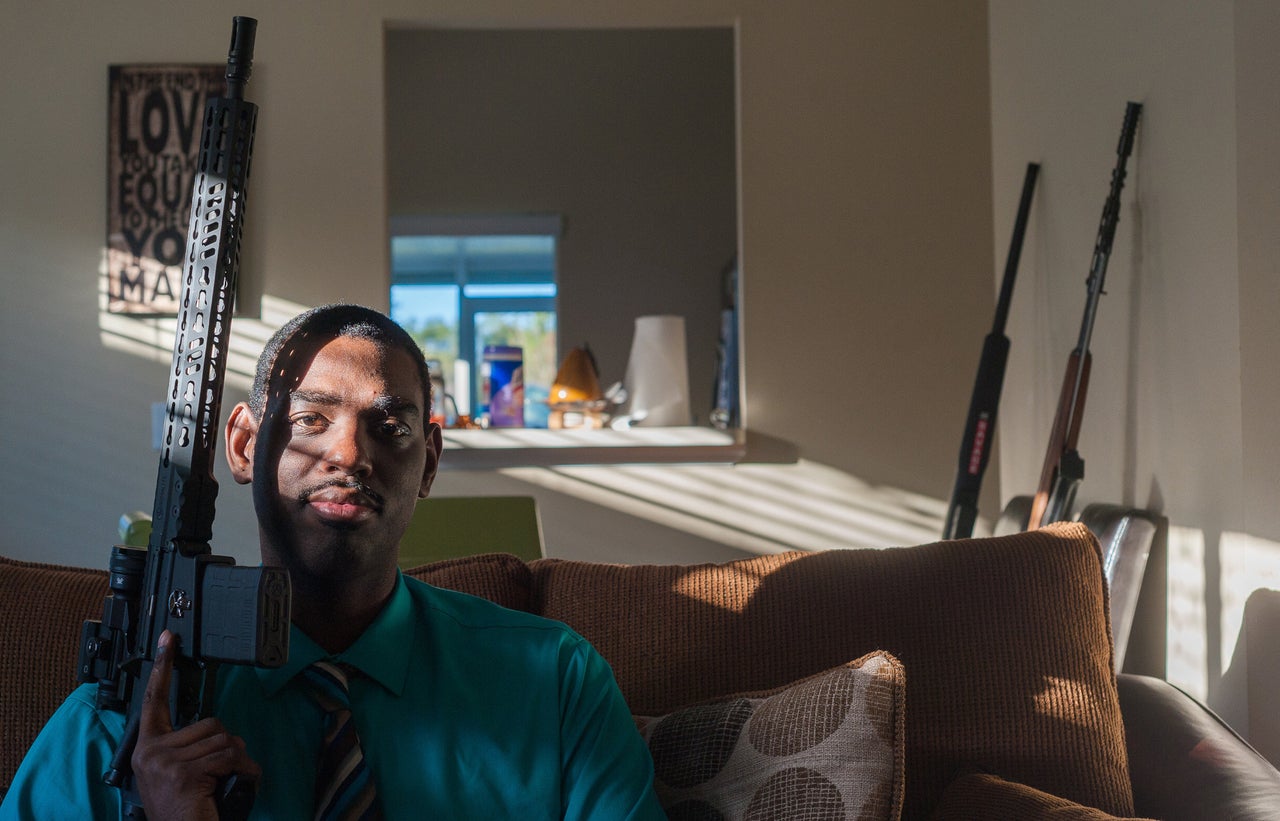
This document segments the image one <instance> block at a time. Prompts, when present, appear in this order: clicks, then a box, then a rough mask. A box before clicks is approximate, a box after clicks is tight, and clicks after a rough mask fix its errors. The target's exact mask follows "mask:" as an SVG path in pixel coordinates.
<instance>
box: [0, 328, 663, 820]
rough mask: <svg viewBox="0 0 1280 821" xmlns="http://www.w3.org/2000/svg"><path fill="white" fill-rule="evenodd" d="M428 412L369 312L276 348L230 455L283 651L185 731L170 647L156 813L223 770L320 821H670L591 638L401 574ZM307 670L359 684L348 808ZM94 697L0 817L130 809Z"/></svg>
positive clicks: (155, 726) (110, 720)
mask: <svg viewBox="0 0 1280 821" xmlns="http://www.w3.org/2000/svg"><path fill="white" fill-rule="evenodd" d="M429 414H430V380H429V379H428V374H427V368H426V363H425V361H424V360H423V356H422V352H421V351H420V350H419V348H418V346H417V344H416V343H415V342H414V341H413V340H412V338H411V337H409V336H408V334H406V333H405V332H404V331H403V330H402V329H401V328H400V327H399V326H398V325H396V324H395V323H394V322H392V321H391V320H389V319H387V318H386V317H385V316H383V315H382V314H380V313H377V312H376V311H372V310H369V309H366V308H361V307H357V306H347V305H335V306H325V307H322V308H317V309H314V310H312V311H309V312H307V313H305V314H303V315H301V316H299V317H297V318H296V319H294V320H293V321H291V322H290V323H289V324H287V325H286V326H285V327H284V328H282V329H281V330H280V331H279V332H278V333H277V334H276V335H275V336H274V337H273V338H272V340H271V341H270V342H269V343H268V345H267V348H266V350H265V351H264V352H263V355H262V357H261V359H260V360H259V365H258V372H257V376H256V378H255V381H254V386H253V389H252V392H251V395H250V398H249V402H248V403H240V404H238V405H237V406H236V407H235V408H234V410H232V412H231V414H230V416H229V418H228V420H227V425H226V442H225V451H226V457H227V460H228V462H229V464H230V466H231V473H232V475H233V476H234V477H235V480H236V481H237V482H240V483H243V484H248V483H252V485H253V495H254V507H255V510H256V511H257V514H258V521H259V536H260V543H261V550H262V559H263V562H264V563H265V564H267V565H277V566H283V567H285V568H287V569H288V570H289V573H290V576H291V579H292V583H293V614H292V617H293V628H292V634H291V636H290V657H289V661H288V663H287V664H286V665H285V666H284V667H282V668H279V669H275V670H266V669H254V668H249V667H238V666H224V667H223V668H222V669H221V670H220V673H219V679H218V695H217V700H216V704H217V706H216V711H215V712H216V718H209V719H205V720H204V721H201V722H198V723H196V724H192V725H190V726H188V727H184V728H181V729H179V730H177V731H174V730H173V729H172V727H171V725H170V721H169V713H168V707H167V703H166V699H165V698H164V694H165V693H166V692H167V689H168V677H169V675H170V670H171V667H172V656H173V652H174V647H173V646H172V644H173V642H172V641H171V637H170V636H169V635H168V634H167V633H166V634H165V635H164V636H162V637H161V638H160V642H159V647H158V651H157V656H156V664H155V666H154V671H153V674H152V676H151V678H150V680H149V681H148V682H146V687H147V690H146V692H147V697H146V699H145V706H144V709H143V711H142V716H141V719H142V720H141V729H140V731H139V738H138V744H137V749H136V752H135V753H134V756H133V766H134V770H135V773H136V776H137V782H138V787H139V791H140V793H141V794H142V797H143V804H144V806H145V808H146V811H147V816H148V818H150V819H152V821H159V819H165V818H174V819H183V821H186V820H187V819H204V818H208V819H213V818H217V809H216V806H215V802H214V799H213V795H214V791H215V789H216V788H217V786H218V784H219V782H220V781H221V780H222V779H224V778H225V777H227V776H229V775H231V774H238V775H239V776H240V777H245V778H249V779H251V780H253V781H255V782H256V783H257V784H258V795H257V799H256V802H255V804H254V811H253V815H252V816H251V817H253V818H270V819H286V818H288V819H292V818H299V819H301V818H311V817H313V814H314V813H316V812H318V811H319V807H320V805H322V804H324V803H325V802H327V801H332V802H335V803H341V802H344V801H350V802H353V803H356V804H360V805H361V806H366V805H367V807H368V809H369V811H370V813H372V814H371V815H369V816H367V817H380V815H379V813H380V814H382V815H385V817H388V818H395V817H400V818H459V819H490V818H515V817H519V818H521V819H541V818H574V819H578V818H581V819H586V818H592V819H615V818H616V819H649V818H663V817H664V816H663V814H662V810H661V809H660V808H659V805H658V803H657V799H656V798H655V796H654V794H653V790H652V779H653V773H652V763H651V760H650V758H649V755H648V752H647V750H646V749H645V747H644V744H643V742H642V741H641V739H640V737H639V735H638V734H637V733H636V731H635V728H634V725H633V723H632V720H631V717H630V714H629V711H628V709H627V707H626V704H625V703H624V702H623V699H622V696H621V694H620V692H619V691H618V689H617V685H616V683H615V682H614V680H613V676H612V673H611V672H610V670H609V668H608V665H607V664H606V663H605V662H604V660H603V659H602V658H601V657H600V656H599V655H598V654H597V653H596V652H595V651H594V650H593V649H592V648H591V647H590V646H589V645H588V644H587V643H586V641H585V640H583V639H582V638H581V637H580V636H578V635H577V634H576V633H574V632H573V631H571V630H570V629H569V628H567V627H565V626H564V625H561V624H558V623H556V622H552V621H548V620H545V619H541V618H539V617H536V616H531V615H529V614H525V613H517V612H514V611H510V610H506V609H503V608H500V607H498V606H497V605H494V604H492V603H490V602H487V601H483V600H481V599H477V598H474V597H471V596H466V595H463V594H459V593H454V592H452V591H445V590H440V589H436V588H433V587H430V586H428V585H426V584H423V583H420V582H418V581H416V580H414V579H408V578H405V577H404V576H402V575H401V574H400V572H399V570H398V568H397V564H396V559H397V550H398V545H399V540H400V537H401V535H402V534H403V532H404V530H405V528H406V526H407V524H408V522H409V519H410V517H411V516H412V515H413V509H414V505H415V503H416V501H417V500H418V499H419V498H424V497H426V495H427V493H428V491H429V490H430V488H431V484H432V480H433V479H434V477H435V473H436V468H437V465H438V462H439V457H440V451H441V436H440V428H439V426H437V425H435V424H432V423H430V422H429V421H428V419H429ZM315 662H327V663H328V665H327V666H325V667H324V669H325V670H327V671H330V672H332V671H340V672H338V673H337V674H336V675H337V677H338V678H339V679H342V682H343V685H344V686H349V690H350V707H349V717H350V719H349V722H348V723H345V724H341V727H342V730H341V731H340V734H341V735H343V736H345V735H346V734H347V732H348V731H349V730H350V729H352V728H353V729H354V738H355V739H358V744H359V749H360V753H359V754H358V755H356V756H354V757H353V758H350V757H349V758H348V765H349V767H348V769H349V770H350V771H351V773H350V777H349V779H348V780H349V781H363V782H364V783H371V784H372V786H373V787H374V788H375V789H374V791H373V793H372V794H371V793H370V792H369V791H368V790H366V791H365V792H363V793H360V795H359V797H356V798H350V799H348V798H346V797H344V793H343V789H345V787H344V788H338V789H333V790H331V789H329V787H330V785H329V783H328V779H327V777H325V776H318V775H317V769H318V766H321V765H323V760H324V759H325V757H326V756H327V755H328V753H327V752H326V753H322V752H321V750H322V747H325V735H326V733H339V731H337V730H334V729H333V727H334V719H331V718H328V717H327V716H326V709H325V707H322V706H321V703H322V702H318V701H317V700H316V697H315V696H314V695H313V691H312V688H311V686H310V685H309V684H308V681H310V680H311V679H312V678H314V670H315V669H318V668H313V667H312V665H313V663H315ZM93 687H94V685H85V686H82V687H81V688H79V689H78V690H76V691H75V692H74V693H73V694H72V695H71V697H70V698H68V700H67V701H66V703H64V704H63V706H62V707H61V708H60V709H59V711H58V712H57V713H56V714H55V716H54V717H53V719H51V720H50V722H49V724H48V725H47V726H46V727H45V729H44V731H42V733H41V735H40V737H39V738H38V739H37V740H36V742H35V744H34V745H33V746H32V748H31V750H30V752H29V753H28V755H27V757H26V759H25V760H24V762H23V764H22V766H21V767H20V768H19V770H18V772H17V774H16V776H15V778H14V782H13V785H12V787H11V788H10V790H9V793H8V794H7V796H6V798H5V802H4V804H3V805H2V806H0V819H6V821H7V819H10V818H38V819H46V818H77V819H78V818H90V817H93V818H107V817H111V818H114V817H118V816H119V814H120V806H119V803H120V802H119V796H118V794H117V793H116V791H115V790H113V789H112V788H109V787H106V786H104V785H102V784H101V782H100V776H101V773H102V772H104V771H105V769H106V761H108V760H109V758H110V755H111V751H112V750H113V749H114V748H115V747H116V744H117V742H118V739H119V737H120V736H121V734H122V732H123V723H124V722H123V716H122V715H121V714H119V713H115V712H111V711H99V710H97V709H96V708H95V706H94V691H93ZM335 692H336V691H335ZM326 706H328V707H332V706H333V705H331V704H330V705H326ZM343 709H345V707H344V708H343ZM318 759H320V760H321V765H318V764H317V760H318ZM352 760H354V761H355V762H356V763H355V764H354V765H352V764H351V761H352ZM321 768H322V766H321ZM347 786H350V785H347ZM361 802H363V803H361ZM362 817H366V816H362Z"/></svg>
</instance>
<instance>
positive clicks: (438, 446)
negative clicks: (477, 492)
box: [418, 422, 444, 499]
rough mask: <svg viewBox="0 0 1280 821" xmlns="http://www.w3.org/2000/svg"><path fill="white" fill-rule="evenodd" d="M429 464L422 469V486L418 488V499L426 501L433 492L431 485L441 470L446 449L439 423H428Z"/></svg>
mask: <svg viewBox="0 0 1280 821" xmlns="http://www.w3.org/2000/svg"><path fill="white" fill-rule="evenodd" d="M426 433H427V464H426V465H425V466H424V467H423V469H422V484H421V485H419V486H418V498H419V499H425V498H427V494H428V493H430V492H431V483H432V482H434V481H435V480H436V471H438V470H439V469H440V452H441V451H442V450H443V449H444V437H443V434H441V432H440V425H439V423H437V422H428V423H427V431H426Z"/></svg>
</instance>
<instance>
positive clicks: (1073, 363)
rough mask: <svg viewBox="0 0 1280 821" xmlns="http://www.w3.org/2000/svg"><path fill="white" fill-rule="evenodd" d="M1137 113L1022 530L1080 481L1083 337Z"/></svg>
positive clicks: (1066, 498)
mask: <svg viewBox="0 0 1280 821" xmlns="http://www.w3.org/2000/svg"><path fill="white" fill-rule="evenodd" d="M1141 114H1142V105H1141V104H1140V103H1132V102H1131V103H1129V104H1128V106H1126V108H1125V112H1124V125H1123V126H1122V127H1121V129H1120V144H1119V146H1118V147H1117V148H1116V155H1117V157H1116V167H1115V169H1114V170H1113V171H1112V172H1111V191H1110V192H1109V193H1108V194H1107V200H1106V203H1105V204H1104V205H1103V206H1102V221H1101V224H1100V225H1099V227H1098V239H1097V241H1096V242H1095V243H1094V247H1093V262H1092V264H1091V265H1090V266H1089V278H1088V279H1087V280H1086V287H1087V288H1088V299H1087V300H1086V301H1085V306H1084V320H1083V322H1082V323H1081V325H1080V337H1079V340H1078V341H1077V342H1076V347H1075V349H1074V350H1073V351H1071V356H1070V357H1069V358H1068V359H1067V372H1066V375H1065V376H1064V377H1063V380H1062V391H1061V393H1060V394H1059V397H1058V409H1057V412H1056V413H1055V414H1054V418H1053V428H1052V430H1051V431H1050V433H1049V447H1048V450H1046V452H1045V456H1044V465H1043V467H1042V468H1041V470H1040V484H1039V486H1038V487H1037V488H1036V495H1035V497H1034V498H1033V499H1032V502H1031V515H1030V516H1029V517H1028V519H1027V529H1028V530H1034V529H1035V528H1038V527H1040V526H1041V525H1044V524H1049V523H1050V522H1058V521H1062V520H1063V519H1065V518H1067V516H1069V515H1070V513H1071V506H1072V504H1073V503H1074V502H1075V497H1076V490H1077V489H1078V488H1079V486H1080V482H1081V480H1083V479H1084V459H1083V458H1081V456H1080V452H1079V451H1078V450H1077V449H1076V448H1077V444H1078V442H1079V439H1080V420H1081V417H1083V416H1084V401H1085V394H1086V393H1087V392H1088V389H1089V369H1090V366H1091V363H1092V355H1091V354H1090V353H1089V338H1090V336H1092V334H1093V321H1094V318H1095V317H1096V316H1097V313H1098V300H1099V299H1100V298H1101V296H1102V294H1103V290H1102V283H1103V280H1104V279H1105V278H1106V276H1107V262H1108V261H1109V260H1110V258H1111V243H1112V241H1113V240H1114V239H1115V236H1116V224H1117V223H1118V222H1119V221H1120V191H1121V190H1122V189H1123V188H1124V178H1125V162H1126V161H1127V160H1128V159H1129V154H1130V153H1131V152H1132V151H1133V138H1134V132H1135V131H1137V128H1138V118H1139V116H1140V115H1141Z"/></svg>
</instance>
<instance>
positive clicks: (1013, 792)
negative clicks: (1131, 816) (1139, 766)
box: [930, 773, 1118, 821]
mask: <svg viewBox="0 0 1280 821" xmlns="http://www.w3.org/2000/svg"><path fill="white" fill-rule="evenodd" d="M974 818H981V819H983V821H1026V819H1028V818H1038V819H1044V821H1118V819H1117V817H1116V816H1114V815H1111V814H1110V813H1105V812H1103V811H1102V810H1097V809H1094V808H1092V807H1083V806H1081V805H1079V804H1076V803H1075V802H1073V801H1068V800H1067V799H1065V798H1059V797H1058V796H1056V795H1049V794H1048V793H1046V792H1042V791H1040V790H1037V789H1035V788H1033V787H1028V786H1026V785H1025V784H1018V783H1016V782H1013V781H1006V780H1005V779H1003V778H1000V777H999V776H995V775H991V774H989V773H966V774H964V775H962V776H960V777H959V778H957V779H956V780H955V781H952V782H951V784H950V785H948V786H947V789H946V790H945V791H943V793H942V803H940V804H939V805H938V808H937V809H936V810H934V813H933V815H932V816H931V819H930V821H970V820H971V819H974Z"/></svg>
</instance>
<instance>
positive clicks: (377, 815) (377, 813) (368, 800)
mask: <svg viewBox="0 0 1280 821" xmlns="http://www.w3.org/2000/svg"><path fill="white" fill-rule="evenodd" d="M352 675H359V672H358V671H357V670H356V669H355V668H354V667H351V666H350V665H347V664H340V663H335V662H331V661H318V662H316V663H315V664H312V665H311V666H310V667H308V668H307V669H305V670H303V671H302V679H303V681H304V683H305V684H306V685H307V689H308V690H309V692H310V693H311V697H312V698H314V699H315V700H316V703H318V704H319V705H320V707H321V709H323V710H324V712H325V718H324V746H323V747H322V748H321V750H320V759H319V762H318V763H317V765H316V804H315V821H354V819H381V818H382V807H381V806H380V805H379V803H378V796H377V791H376V788H375V785H374V783H373V772H372V771H371V770H370V769H369V764H368V762H366V761H365V760H364V753H363V752H362V751H361V749H360V739H359V737H357V736H356V725H355V722H354V721H352V720H351V696H350V693H349V692H348V690H347V681H348V679H349V677H350V676H352Z"/></svg>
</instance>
